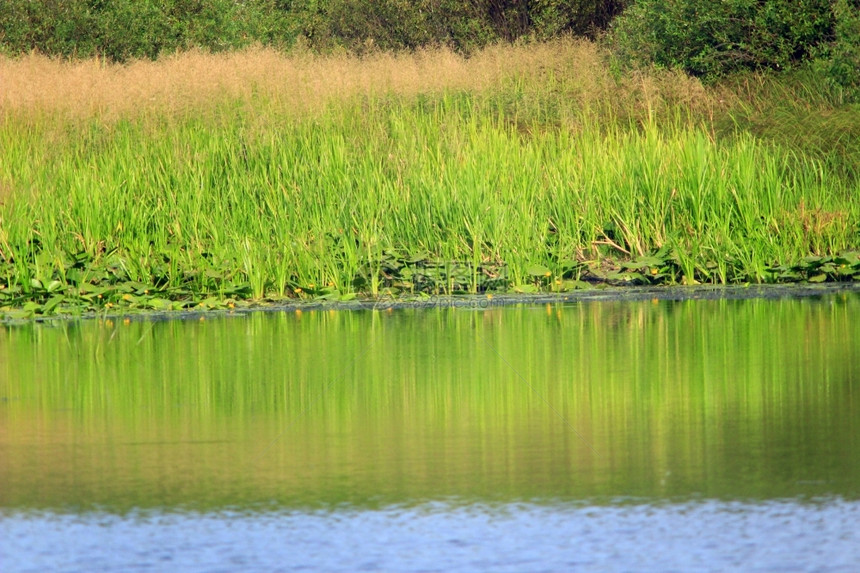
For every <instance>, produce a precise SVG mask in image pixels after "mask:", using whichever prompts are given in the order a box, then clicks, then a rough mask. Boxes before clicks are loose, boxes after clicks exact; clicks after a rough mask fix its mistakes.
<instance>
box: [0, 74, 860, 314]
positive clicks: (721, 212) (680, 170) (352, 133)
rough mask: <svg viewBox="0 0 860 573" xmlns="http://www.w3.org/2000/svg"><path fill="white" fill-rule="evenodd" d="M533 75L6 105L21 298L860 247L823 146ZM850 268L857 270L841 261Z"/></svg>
mask: <svg viewBox="0 0 860 573" xmlns="http://www.w3.org/2000/svg"><path fill="white" fill-rule="evenodd" d="M518 90H520V91H518ZM521 91H522V88H521V87H518V86H517V85H516V84H512V85H509V86H507V87H505V86H502V87H499V88H498V90H497V91H496V92H493V93H490V94H469V93H453V92H450V93H445V94H442V95H438V96H421V97H418V98H406V97H396V96H385V97H382V96H376V97H361V98H353V99H349V100H346V101H341V102H338V103H335V104H331V105H329V107H328V108H327V109H326V110H325V111H324V112H321V113H316V114H304V115H301V114H291V113H289V112H285V111H284V110H282V109H279V108H278V107H277V106H276V105H274V104H273V103H272V102H270V101H267V100H266V98H265V97H262V96H260V97H259V98H257V99H255V100H253V101H251V102H250V103H249V102H248V101H242V102H236V101H234V102H231V101H223V102H221V103H219V104H217V105H214V104H213V105H212V107H211V109H208V110H206V113H201V114H200V115H199V116H194V115H184V116H183V115H178V116H159V115H158V114H141V116H140V117H137V118H132V119H123V120H119V121H107V120H105V121H101V120H99V119H89V120H75V121H72V120H62V119H61V118H59V117H51V116H48V117H35V118H34V117H33V116H29V117H17V116H16V117H13V116H8V115H7V117H5V118H4V119H3V120H2V123H0V157H3V158H4V161H3V162H2V163H0V190H2V191H3V196H2V200H3V204H2V206H0V267H2V273H0V282H2V283H3V285H4V287H5V290H6V293H7V296H9V297H10V299H9V301H11V302H9V301H7V305H8V304H12V305H13V306H14V305H15V304H20V301H21V300H23V299H25V298H27V297H28V296H29V297H30V298H31V299H33V300H37V301H42V302H44V301H45V300H46V299H48V297H49V296H50V295H53V294H56V293H61V295H62V296H64V297H66V298H67V299H68V298H70V297H72V296H73V295H74V294H75V293H77V292H78V290H77V289H78V288H79V287H80V285H82V284H84V285H89V284H95V285H106V284H121V283H130V284H133V285H135V289H136V290H135V293H136V294H135V295H134V296H137V295H140V294H141V293H142V292H144V291H146V292H148V291H150V290H159V291H160V292H162V293H164V294H163V296H164V297H166V298H168V299H170V298H173V299H177V298H182V297H186V298H188V300H191V301H197V300H199V298H200V297H201V296H203V295H208V294H215V295H220V296H222V297H227V296H247V297H251V298H256V299H259V298H262V297H284V296H308V295H311V296H313V295H331V296H345V295H349V294H350V293H366V294H370V295H374V296H375V295H379V294H380V293H383V292H389V293H391V292H393V293H397V292H401V293H403V292H406V293H410V292H416V291H425V292H452V291H470V292H479V291H483V290H488V289H489V290H492V289H497V288H502V289H505V288H520V289H529V288H540V289H544V288H569V286H570V283H569V281H570V280H573V279H577V278H579V277H580V275H581V274H582V273H591V274H592V275H593V276H594V277H597V278H601V279H606V278H607V274H606V273H607V272H612V271H613V270H616V271H617V270H618V268H619V267H618V265H619V263H620V262H623V261H636V260H642V261H645V260H646V259H643V257H652V259H653V258H654V257H656V259H655V260H653V261H652V262H651V263H650V264H649V265H645V264H644V263H642V264H640V265H639V267H637V268H638V269H639V270H641V271H642V272H637V273H635V274H631V275H630V276H629V277H627V278H625V277H624V276H622V275H620V274H617V273H616V274H611V275H609V276H608V278H610V279H613V278H615V279H618V280H622V281H623V280H629V281H632V282H642V281H645V282H649V281H651V282H655V281H656V282H697V281H698V282H704V281H708V282H716V283H732V282H743V281H756V282H761V281H769V280H779V276H778V275H775V274H774V272H773V271H772V270H773V269H774V268H776V267H780V266H783V267H787V266H790V265H792V264H797V263H798V262H799V261H802V260H803V258H804V257H806V256H808V255H817V256H819V257H826V256H834V255H837V254H838V253H841V252H844V251H849V250H851V249H853V248H856V247H857V246H858V244H860V241H858V234H860V227H858V225H857V221H858V220H860V204H858V202H857V201H856V200H855V198H856V196H857V193H858V191H860V182H858V181H857V180H851V179H846V178H842V177H840V176H839V175H838V174H835V173H832V172H831V171H829V170H828V169H827V168H826V166H824V165H823V164H822V163H820V162H818V161H816V160H814V159H807V158H805V157H803V156H802V155H798V154H797V153H796V152H793V151H790V150H787V149H782V148H780V147H779V146H777V145H775V144H773V143H772V142H771V143H767V142H762V141H760V140H758V139H756V138H755V137H753V136H751V135H744V134H740V135H736V136H734V137H732V138H730V139H726V140H716V139H714V136H713V134H712V133H711V132H710V130H709V129H708V127H707V125H705V124H704V123H702V122H696V121H692V120H690V119H689V118H688V117H685V116H684V114H683V113H681V109H680V108H678V110H676V111H677V112H678V113H675V114H671V113H670V114H668V115H667V116H666V117H663V118H661V119H660V120H659V121H658V120H656V119H654V118H653V117H651V119H648V117H649V116H651V113H650V111H649V112H648V113H647V114H646V115H641V114H640V118H639V119H638V120H636V119H630V118H628V119H621V118H619V117H616V116H615V115H613V113H611V110H609V109H608V108H607V109H603V110H596V111H595V110H593V109H586V108H581V107H577V106H576V105H575V104H574V103H570V104H565V103H564V101H563V99H562V98H561V96H560V95H559V94H554V93H553V92H552V91H551V90H547V92H546V93H541V92H540V91H536V92H535V93H527V94H523V93H521ZM562 95H563V94H562ZM631 113H632V112H631ZM647 260H650V259H647ZM410 264H411V265H413V266H410ZM841 264H843V267H844V266H845V265H847V266H848V268H849V270H851V272H852V273H853V272H854V270H855V269H854V267H855V266H856V267H857V268H856V271H857V274H860V260H858V261H855V260H854V259H852V258H849V259H845V261H844V262H843V263H841ZM414 265H418V266H419V267H421V268H416V267H415V266H414ZM643 265H644V266H643ZM852 265H853V266H852ZM646 266H647V268H645V267H646ZM429 267H432V269H441V270H433V271H432V272H430V271H428V270H427V268H429ZM416 273H418V274H421V273H423V275H422V276H423V277H424V278H423V279H422V281H423V282H422V281H419V280H417V279H416V278H415V275H416ZM433 273H435V274H433ZM810 276H811V275H810ZM840 276H842V277H843V278H849V279H850V278H851V277H852V276H854V275H853V274H844V276H843V275H837V274H835V273H831V274H827V275H826V278H831V279H832V278H839V277H840ZM428 277H429V278H428ZM657 279H659V280H657ZM494 281H495V282H494ZM565 281H568V282H565ZM51 284H53V285H54V286H53V290H51V289H50V288H48V285H51ZM577 284H578V283H577ZM10 289H11V290H10ZM0 292H3V291H0ZM126 294H128V293H126ZM13 295H14V297H17V298H14V297H13ZM121 295H122V293H106V294H105V296H106V297H107V298H110V300H112V301H114V302H115V303H117V304H120V303H122V301H123V300H125V299H123V298H122V296H121ZM195 297H197V298H195ZM107 298H106V299H105V300H107ZM15 301H19V302H18V303H16V302H15ZM65 302H67V301H63V304H65Z"/></svg>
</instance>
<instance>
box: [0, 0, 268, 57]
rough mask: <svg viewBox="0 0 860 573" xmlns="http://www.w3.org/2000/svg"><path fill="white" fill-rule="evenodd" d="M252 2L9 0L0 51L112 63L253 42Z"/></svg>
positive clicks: (1, 19)
mask: <svg viewBox="0 0 860 573" xmlns="http://www.w3.org/2000/svg"><path fill="white" fill-rule="evenodd" d="M255 16H256V15H255V13H254V11H253V5H252V4H250V3H249V4H247V5H246V4H245V3H242V2H236V1H234V0H26V1H23V0H12V1H8V2H2V3H0V49H2V51H4V52H6V53H9V54H20V53H27V52H31V51H37V52H41V53H44V54H48V55H56V56H64V57H92V56H101V57H105V58H108V59H110V60H114V61H126V60H129V59H132V58H155V57H157V56H158V55H160V54H163V53H166V52H172V51H176V50H182V49H187V48H190V47H199V48H204V49H209V50H220V49H227V48H234V47H239V46H243V45H246V44H247V43H249V42H250V41H252V40H253V38H252V36H253V35H254V34H253V33H252V31H253V29H252V24H253V23H254V20H255Z"/></svg>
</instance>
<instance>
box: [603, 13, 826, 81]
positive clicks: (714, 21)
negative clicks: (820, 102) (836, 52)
mask: <svg viewBox="0 0 860 573" xmlns="http://www.w3.org/2000/svg"><path fill="white" fill-rule="evenodd" d="M833 4H834V2H833V0H638V1H637V2H636V3H635V4H633V6H631V7H630V8H629V9H628V10H627V11H626V12H625V13H624V14H622V15H621V16H620V17H619V18H617V19H616V21H615V23H614V25H613V36H612V42H613V44H614V46H615V48H616V49H617V52H618V53H619V55H621V56H622V58H623V59H626V60H631V61H637V60H638V61H644V62H649V63H654V64H657V65H659V66H664V67H667V68H682V69H684V70H686V71H687V72H689V73H692V74H694V75H696V76H700V77H703V78H706V79H710V78H715V77H719V76H723V75H726V74H730V73H733V72H738V71H743V70H762V69H776V70H782V69H787V68H791V67H793V66H795V65H796V64H797V63H798V62H801V61H803V60H806V59H808V58H809V56H810V55H812V54H814V53H816V50H818V49H819V48H820V47H821V46H823V45H825V44H827V43H828V42H830V41H831V40H832V39H833V37H834V29H835V18H834V11H833Z"/></svg>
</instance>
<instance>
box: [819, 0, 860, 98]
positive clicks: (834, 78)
mask: <svg viewBox="0 0 860 573" xmlns="http://www.w3.org/2000/svg"><path fill="white" fill-rule="evenodd" d="M833 14H834V17H835V20H836V23H835V29H834V32H835V41H834V42H833V45H832V46H831V48H830V50H829V53H828V58H827V60H826V68H825V72H826V75H827V77H828V78H829V79H830V81H831V82H832V83H834V84H836V85H837V86H839V87H841V88H842V89H844V90H845V92H846V94H845V95H846V96H847V99H851V100H855V101H860V0H837V2H835V3H834V6H833Z"/></svg>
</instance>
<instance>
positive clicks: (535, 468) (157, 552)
mask: <svg viewBox="0 0 860 573" xmlns="http://www.w3.org/2000/svg"><path fill="white" fill-rule="evenodd" d="M858 414H860V295H858V294H856V293H855V294H850V293H848V294H845V293H843V294H837V295H831V296H824V297H816V298H803V299H780V300H746V301H738V300H735V301H729V300H714V301H683V302H671V301H666V302H651V301H648V302H606V301H604V302H591V303H584V304H565V305H550V306H537V307H535V306H520V307H505V308H490V309H486V310H469V309H452V308H443V309H425V310H396V311H393V312H378V311H354V312H345V311H344V312H329V311H319V310H318V311H314V312H304V313H301V314H299V313H294V312H291V313H260V314H253V315H247V316H242V317H230V316H221V317H207V318H206V319H205V320H202V321H198V320H193V321H191V320H186V321H178V320H173V321H148V320H133V321H123V320H112V321H111V320H107V321H79V322H61V323H55V324H43V325H17V326H8V325H7V326H2V327H0V539H2V541H0V570H2V571H4V572H5V571H46V570H52V571H128V570H148V571H162V570H189V571H231V570H237V571H238V570H242V571H249V570H250V571H253V570H259V571H272V570H284V571H298V570H326V571H341V570H342V571H355V570H380V571H398V570H402V571H482V570H496V571H571V570H583V571H591V570H594V571H649V570H655V571H667V570H678V571H689V570H696V571H709V570H714V571H722V570H743V571H790V570H794V571H852V572H853V571H857V570H858V568H860V533H857V531H858V528H857V526H856V524H857V523H860V416H858Z"/></svg>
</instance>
